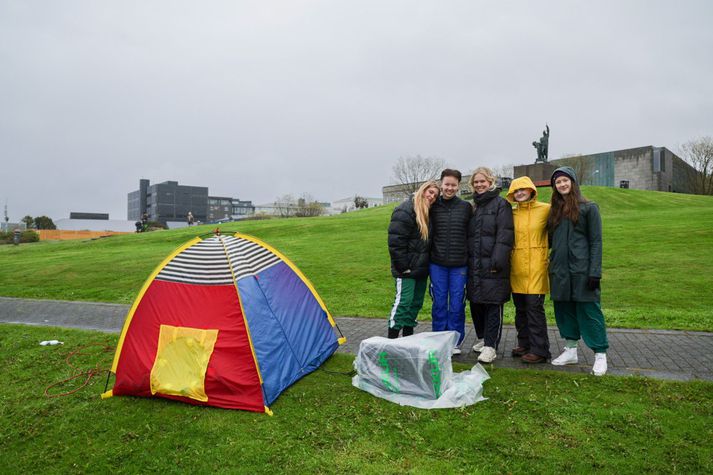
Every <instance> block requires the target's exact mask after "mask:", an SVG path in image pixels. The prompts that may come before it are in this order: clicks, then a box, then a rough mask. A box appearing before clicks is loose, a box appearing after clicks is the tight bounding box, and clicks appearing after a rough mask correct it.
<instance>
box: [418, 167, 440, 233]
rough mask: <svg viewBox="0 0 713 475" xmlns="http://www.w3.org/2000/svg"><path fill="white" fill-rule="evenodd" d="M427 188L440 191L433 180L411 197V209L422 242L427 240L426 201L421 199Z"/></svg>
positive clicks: (427, 208) (427, 207)
mask: <svg viewBox="0 0 713 475" xmlns="http://www.w3.org/2000/svg"><path fill="white" fill-rule="evenodd" d="M429 188H435V189H436V190H438V191H439V192H440V191H441V189H440V188H439V187H438V183H436V182H435V181H433V180H429V181H427V182H425V183H424V184H423V185H421V186H420V187H419V188H418V191H417V192H416V194H415V195H414V197H413V209H414V211H416V223H417V224H418V230H419V231H420V233H421V239H423V240H424V241H426V240H428V210H429V206H428V201H426V198H424V197H423V194H424V193H425V192H426V190H428V189H429Z"/></svg>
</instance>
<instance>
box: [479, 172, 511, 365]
mask: <svg viewBox="0 0 713 475" xmlns="http://www.w3.org/2000/svg"><path fill="white" fill-rule="evenodd" d="M495 179H496V178H495V175H494V174H493V172H492V171H491V170H490V169H489V168H485V167H480V168H477V169H476V170H475V171H474V172H473V175H472V176H471V179H470V183H471V186H472V187H473V191H474V194H473V205H474V210H473V216H472V217H471V218H470V222H469V223H468V299H469V300H470V311H471V314H472V317H473V323H474V325H475V332H476V335H477V337H478V342H476V345H475V346H474V347H473V350H474V351H478V350H481V353H480V356H479V357H478V361H481V362H484V363H491V362H492V361H493V360H494V359H495V355H496V350H497V347H498V343H499V342H500V337H501V334H502V327H503V305H504V304H505V302H507V301H508V300H510V253H511V251H512V247H513V243H514V241H515V233H514V226H513V219H512V205H511V204H510V203H508V202H507V201H506V200H505V199H504V198H502V197H501V196H500V188H496V186H495Z"/></svg>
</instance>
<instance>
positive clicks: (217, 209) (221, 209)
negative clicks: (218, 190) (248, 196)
mask: <svg viewBox="0 0 713 475" xmlns="http://www.w3.org/2000/svg"><path fill="white" fill-rule="evenodd" d="M232 214H233V198H229V197H226V196H209V197H208V222H209V223H210V222H214V221H222V220H226V219H230V217H231V216H232Z"/></svg>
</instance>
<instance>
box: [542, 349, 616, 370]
mask: <svg viewBox="0 0 713 475" xmlns="http://www.w3.org/2000/svg"><path fill="white" fill-rule="evenodd" d="M578 362H579V359H577V348H565V349H564V351H563V352H562V354H561V355H559V356H558V357H557V358H555V359H553V360H552V364H553V365H554V366H564V365H568V364H577V363H578ZM604 365H605V367H606V362H604Z"/></svg>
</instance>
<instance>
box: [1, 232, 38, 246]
mask: <svg viewBox="0 0 713 475" xmlns="http://www.w3.org/2000/svg"><path fill="white" fill-rule="evenodd" d="M14 239H15V233H14V231H8V232H2V231H0V244H14V242H15V241H14ZM39 240H40V235H39V234H37V233H36V232H34V231H32V230H30V229H27V230H25V231H22V235H21V237H20V242H21V243H22V242H37V241H39Z"/></svg>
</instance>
